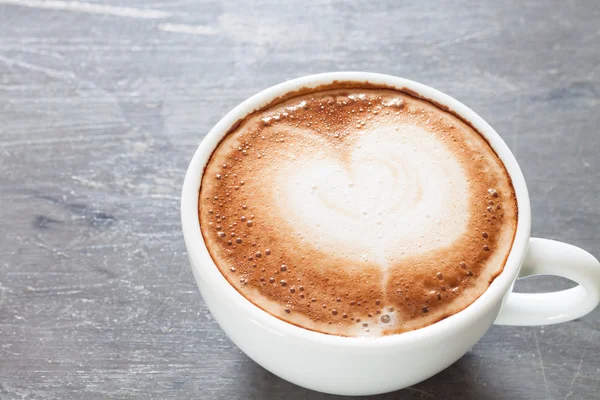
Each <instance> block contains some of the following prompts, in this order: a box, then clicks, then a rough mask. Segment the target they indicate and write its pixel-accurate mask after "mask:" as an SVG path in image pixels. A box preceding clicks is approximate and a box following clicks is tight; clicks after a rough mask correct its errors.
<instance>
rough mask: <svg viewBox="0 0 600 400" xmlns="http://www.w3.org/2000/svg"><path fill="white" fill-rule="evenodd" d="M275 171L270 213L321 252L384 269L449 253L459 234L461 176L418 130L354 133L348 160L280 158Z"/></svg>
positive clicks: (463, 203) (333, 153)
mask: <svg viewBox="0 0 600 400" xmlns="http://www.w3.org/2000/svg"><path fill="white" fill-rule="evenodd" d="M309 135H310V133H309ZM277 168H278V174H277V179H276V181H275V184H274V185H272V186H271V188H272V190H273V192H272V201H273V203H274V204H275V205H276V206H275V207H274V208H273V210H274V211H279V212H280V215H281V217H282V220H283V221H285V222H287V223H288V224H290V225H291V227H292V229H294V230H295V231H296V233H297V235H298V236H299V238H301V239H302V240H303V241H304V242H305V243H306V244H307V245H311V246H314V247H316V248H317V249H319V250H320V251H323V252H327V253H330V254H335V253H341V254H343V255H344V256H345V257H346V258H350V259H356V258H359V259H361V260H362V261H371V262H374V263H376V264H377V265H379V266H381V267H382V268H384V269H385V268H387V266H388V265H390V264H391V263H392V264H393V263H394V262H396V261H398V260H400V259H402V258H406V257H410V256H414V255H415V254H420V253H427V252H430V251H431V250H435V249H439V248H443V247H446V246H449V245H451V244H452V243H453V242H454V241H455V240H457V239H458V238H460V237H462V236H463V235H464V231H465V230H466V228H467V221H468V220H469V202H468V193H469V187H468V186H469V184H468V182H467V179H466V177H465V174H464V171H463V170H462V167H461V166H460V164H459V163H458V161H457V159H456V157H455V156H454V155H453V154H452V152H451V151H450V150H449V149H448V148H447V147H446V145H445V144H444V143H443V142H441V141H440V140H439V138H436V137H435V136H434V135H432V134H430V133H429V132H427V131H426V130H425V129H423V128H422V127H419V126H415V125H409V124H401V125H396V126H393V125H384V126H375V127H374V129H370V130H363V131H361V134H360V136H359V138H358V139H357V140H356V141H355V142H354V143H353V145H352V146H351V149H350V154H349V159H348V160H343V159H341V158H340V156H339V151H337V150H336V149H335V148H331V146H328V147H326V146H322V147H320V148H316V149H315V148H313V149H312V151H310V152H307V153H304V152H303V153H302V154H301V156H299V157H295V159H292V158H291V157H287V158H282V159H281V161H280V162H278V163H277Z"/></svg>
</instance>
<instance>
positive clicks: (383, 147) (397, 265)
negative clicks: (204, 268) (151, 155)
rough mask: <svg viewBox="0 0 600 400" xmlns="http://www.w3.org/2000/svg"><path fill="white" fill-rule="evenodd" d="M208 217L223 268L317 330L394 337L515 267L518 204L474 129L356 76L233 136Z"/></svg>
mask: <svg viewBox="0 0 600 400" xmlns="http://www.w3.org/2000/svg"><path fill="white" fill-rule="evenodd" d="M336 85H339V86H336ZM353 85H354V86H353ZM199 218H200V227H201V231H202V236H203V238H204V241H205V244H206V247H207V248H208V251H209V252H210V254H211V256H212V258H213V260H214V261H215V264H216V265H217V267H218V268H219V270H220V271H221V273H222V274H223V276H224V277H225V278H226V279H227V280H228V281H229V283H230V284H231V285H232V286H233V287H234V288H235V289H236V290H238V291H239V292H240V293H241V294H242V295H243V296H244V297H245V298H246V299H248V300H249V301H250V302H252V303H253V304H254V305H256V306H257V307H260V308H262V309H263V310H265V311H266V312H268V313H270V314H271V315H273V316H275V317H277V318H280V319H282V320H284V321H286V322H289V323H291V324H295V325H297V326H300V327H303V328H306V329H310V330H313V331H318V332H323V333H327V334H335V335H342V336H381V335H388V334H396V333H402V332H406V331H409V330H413V329H418V328H421V327H424V326H427V325H430V324H432V323H435V322H436V321H439V320H440V319H442V318H445V317H447V316H450V315H452V314H455V313H456V312H458V311H460V310H462V309H463V308H465V307H466V306H468V305H469V304H471V303H472V302H473V301H474V300H475V299H476V298H477V297H479V296H480V295H481V294H482V293H483V292H484V291H485V290H486V289H487V288H488V286H489V285H490V283H491V282H492V281H493V279H494V278H495V276H497V275H498V274H499V273H500V271H501V270H502V268H503V266H504V263H505V261H506V257H507V255H508V253H509V251H510V248H511V245H512V240H513V237H514V233H515V229H516V222H517V206H516V200H515V196H514V190H513V188H512V185H511V182H510V179H509V177H508V174H507V172H506V170H505V169H504V166H503V165H502V163H501V162H500V160H499V159H498V157H497V156H496V154H495V153H494V151H493V150H492V149H491V148H490V147H489V145H488V144H487V142H486V141H485V140H484V139H483V137H481V136H480V135H479V133H477V131H476V130H474V129H473V128H472V127H471V126H469V125H468V124H467V123H465V122H463V121H462V120H460V119H459V118H457V117H456V116H455V115H453V114H451V113H449V112H446V111H443V110H441V109H439V108H437V107H436V106H435V105H433V104H430V103H428V102H426V101H424V100H421V99H417V98H414V97H411V96H409V95H407V94H405V93H402V92H399V91H395V90H388V89H381V88H370V87H368V86H366V84H356V83H348V82H345V83H340V84H337V83H336V84H332V85H331V86H330V87H324V88H320V89H319V90H316V91H315V92H312V93H299V94H291V95H289V96H288V97H287V98H284V99H281V101H280V103H278V104H275V105H272V106H269V107H266V108H265V109H264V110H260V111H257V112H256V113H254V114H252V115H249V116H248V117H246V118H245V119H244V120H243V121H241V122H240V123H239V124H238V125H236V127H234V128H232V131H231V132H230V133H229V134H228V135H227V136H226V137H225V138H224V140H223V141H222V142H221V143H220V144H219V146H218V148H217V149H216V150H215V152H214V153H213V155H212V157H211V159H210V161H209V163H208V165H207V166H206V170H205V173H204V176H203V178H202V183H201V187H200V194H199Z"/></svg>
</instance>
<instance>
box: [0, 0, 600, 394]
mask: <svg viewBox="0 0 600 400" xmlns="http://www.w3.org/2000/svg"><path fill="white" fill-rule="evenodd" d="M15 3H19V4H15ZM396 3H397V2H395V1H387V2H368V3H363V4H354V5H352V4H345V3H342V2H340V1H326V0H324V1H318V2H314V3H313V2H302V3H297V4H287V5H283V4H277V3H275V2H270V1H262V0H261V1H249V2H246V3H245V4H241V3H240V4H236V3H234V2H224V3H221V2H216V1H160V0H155V1H152V2H148V1H145V0H137V1H129V2H127V3H125V2H116V1H111V2H104V3H93V4H92V5H86V4H82V3H71V2H60V1H54V2H51V3H45V2H44V1H33V0H23V1H20V2H19V1H18V0H13V1H8V0H0V185H1V186H0V398H1V399H104V398H109V397H110V398H118V399H130V398H150V399H189V398H201V399H213V398H214V399H276V398H287V399H305V398H311V399H325V398H332V397H330V396H327V395H323V394H319V393H315V392H311V391H308V390H305V389H302V388H299V387H296V386H294V385H292V384H290V383H287V382H285V381H283V380H281V379H279V378H277V377H275V376H274V375H272V374H270V373H268V372H266V371H265V370H263V369H262V368H260V367H259V366H257V365H256V364H254V363H253V362H252V361H251V360H250V359H248V358H247V357H246V356H245V355H244V354H242V353H241V352H240V350H238V349H237V348H236V347H235V346H234V345H233V344H232V343H231V342H230V341H229V340H228V338H227V337H226V336H225V335H224V334H223V332H221V330H220V329H219V327H218V326H217V324H216V323H215V321H214V320H213V319H212V318H211V316H210V314H209V312H208V311H207V309H206V307H205V305H204V304H203V301H202V299H201V297H200V295H199V293H198V291H197V290H196V286H195V284H194V282H193V279H192V274H191V272H190V270H189V267H188V264H187V260H186V255H185V248H184V245H183V240H182V237H181V233H180V225H179V214H178V210H179V207H178V204H179V191H180V187H181V183H182V179H183V175H184V172H185V169H186V166H187V163H188V161H189V159H190V158H191V156H192V154H193V152H194V150H195V148H196V146H197V144H198V143H199V141H200V140H201V139H202V137H203V136H204V135H205V133H206V132H207V131H208V130H209V128H211V127H212V126H213V125H214V124H215V123H216V122H217V121H218V120H219V118H220V117H221V116H223V115H224V114H225V112H226V111H228V110H229V109H231V108H232V107H233V106H235V105H236V104H238V103H239V102H240V101H242V100H243V99H245V98H246V97H248V96H250V95H252V94H254V93H255V92H257V91H259V90H261V89H263V88H266V87H268V86H270V85H273V84H275V83H278V82H281V81H283V80H285V79H288V78H293V77H297V76H300V75H306V74H310V73H316V72H324V71H332V70H367V71H376V72H383V73H389V74H394V75H398V76H403V77H408V78H412V79H415V80H418V81H421V82H423V83H426V84H429V85H432V86H434V87H436V88H439V89H441V90H442V91H445V92H446V93H449V94H450V95H452V96H455V97H456V98H458V99H459V100H462V101H463V102H465V103H466V104H467V105H469V106H471V107H472V108H473V109H475V110H476V111H477V112H479V113H480V114H481V115H482V116H483V117H484V118H485V119H487V120H488V121H489V122H490V123H491V125H492V126H494V127H495V128H496V130H497V131H498V132H499V133H500V134H501V135H502V136H503V137H504V139H505V140H506V142H507V143H508V145H509V146H510V147H511V148H512V150H513V152H514V153H515V154H516V157H517V159H518V160H519V161H520V163H521V166H522V168H523V170H524V173H525V176H526V178H527V180H528V184H529V189H530V193H531V200H532V204H533V217H534V218H533V232H534V234H535V235H536V236H543V237H549V238H553V239H558V240H564V241H568V242H571V243H574V244H576V245H579V246H582V247H585V248H586V249H588V250H589V251H591V252H592V253H595V254H596V255H600V228H599V227H600V201H599V197H598V196H599V195H600V193H599V189H598V187H599V182H600V179H599V175H600V157H599V156H598V154H600V108H599V106H600V7H599V6H598V4H597V3H596V2H594V1H593V0H590V1H559V0H555V1H539V0H538V1H530V2H526V3H525V4H521V3H522V2H521V1H518V0H515V1H507V2H498V1H493V2H488V3H481V4H480V3H479V2H463V1H455V2H452V3H451V4H450V3H448V2H441V1H440V2H439V4H434V5H432V4H428V5H419V4H418V2H409V3H408V4H404V5H399V4H396ZM98 4H101V6H98ZM94 5H95V6H94ZM518 286H519V288H520V289H521V290H534V289H536V288H537V290H540V289H558V288H564V287H567V286H568V283H565V282H564V281H560V280H558V279H539V278H538V279H535V280H532V281H529V282H525V283H520V284H519V285H518ZM599 326H600V310H596V311H594V312H593V313H592V314H590V315H588V316H586V317H585V318H582V319H580V320H578V321H574V322H571V323H566V324H563V325H556V326H548V327H544V328H539V327H537V328H510V327H494V328H492V329H491V330H490V331H489V333H488V334H487V335H486V336H485V337H484V338H483V339H482V340H481V342H480V343H479V344H477V345H476V346H475V347H474V348H473V349H472V351H470V352H469V353H468V354H467V355H466V356H465V357H463V358H462V359H461V360H460V361H458V362H457V363H456V364H454V365H453V366H451V367H450V368H448V369H447V370H446V371H444V372H442V373H440V374H439V375H437V376H435V377H433V378H431V379H429V380H427V381H425V382H423V383H421V384H418V385H416V386H414V387H412V388H409V389H406V390H403V391H400V392H397V393H393V394H389V395H386V396H382V397H379V398H382V399H383V398H385V399H445V398H448V399H450V398H461V399H506V398H510V399H563V398H564V399H566V398H572V399H598V398H600V394H599V392H600V332H598V330H599Z"/></svg>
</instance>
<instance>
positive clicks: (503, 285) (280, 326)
mask: <svg viewBox="0 0 600 400" xmlns="http://www.w3.org/2000/svg"><path fill="white" fill-rule="evenodd" d="M334 81H340V82H343V81H350V82H359V83H368V84H374V85H387V86H390V87H394V88H396V89H398V90H401V91H402V90H404V91H410V92H412V93H411V94H413V95H414V94H418V95H419V96H421V97H422V98H424V99H427V100H430V101H433V102H435V103H437V104H438V105H442V106H445V107H448V108H449V109H450V110H452V111H453V112H454V113H456V114H458V115H459V116H460V117H461V118H463V119H465V120H466V121H469V123H470V124H471V125H472V126H473V127H474V128H475V129H476V130H478V131H479V132H480V134H481V135H482V136H483V137H484V138H485V139H486V140H487V141H488V143H489V144H490V146H491V147H492V149H493V150H494V151H495V152H496V154H497V155H498V157H500V159H501V161H502V163H503V164H504V166H505V168H506V170H507V172H508V174H509V176H510V178H511V180H512V184H513V187H514V190H515V195H516V198H517V209H518V219H517V230H516V233H515V237H514V240H513V245H512V247H511V251H510V253H509V256H508V258H507V260H506V263H505V265H504V269H503V270H502V272H501V273H500V274H499V275H498V276H497V277H496V278H495V279H494V281H493V282H492V283H491V284H490V286H489V287H488V288H487V290H486V291H485V292H484V293H483V294H482V295H481V296H479V297H478V298H477V299H476V300H475V301H474V302H473V303H471V304H470V305H469V306H467V307H466V308H464V309H463V310H461V311H459V312H458V313H456V314H453V315H451V316H449V317H447V318H444V319H442V320H440V321H438V322H435V323H433V324H431V325H428V326H426V327H423V328H419V329H416V330H413V331H409V332H404V333H399V334H393V335H388V336H381V337H374V338H371V337H343V336H336V335H330V334H325V333H320V332H315V331H311V330H308V329H305V328H301V327H299V326H296V325H293V324H290V323H288V322H285V321H283V320H280V319H279V318H277V317H275V316H273V315H271V314H269V313H268V312H266V311H264V310H262V309H261V308H259V307H257V306H256V305H254V304H253V303H251V302H250V301H249V300H248V299H246V298H245V297H244V296H243V295H242V294H241V293H239V292H238V291H237V290H236V289H235V288H234V287H233V286H232V285H231V284H230V283H229V282H228V281H227V279H226V278H225V277H224V276H223V274H222V273H221V272H220V270H219V268H218V267H217V266H216V264H215V263H214V261H213V259H212V258H211V256H210V254H209V252H208V249H207V248H206V244H205V242H204V239H203V237H202V234H201V231H200V222H199V218H198V194H199V190H200V183H201V180H202V176H203V173H204V169H205V167H206V164H207V163H208V160H209V159H210V156H211V155H212V153H213V151H214V149H215V148H216V147H217V146H218V144H219V143H220V141H221V140H222V138H223V137H224V136H225V134H226V133H227V132H228V131H229V130H230V128H231V127H232V126H233V125H234V124H235V123H236V122H237V121H239V120H241V119H242V118H244V117H246V116H247V115H249V114H250V113H252V112H254V111H257V110H260V109H261V108H263V107H265V106H266V105H267V104H269V103H270V102H271V101H273V100H274V99H276V98H278V97H281V96H283V95H285V94H288V93H290V92H294V91H297V90H299V89H302V88H307V89H311V88H316V87H318V86H321V85H324V84H330V83H333V82H334ZM181 224H182V229H183V236H184V240H185V244H186V248H187V252H188V256H189V258H190V263H191V266H192V269H193V272H194V276H195V277H196V279H197V280H198V279H202V280H203V281H204V282H205V283H206V286H208V287H209V288H210V290H212V291H215V292H217V293H218V295H219V296H220V297H222V299H221V301H226V302H228V303H229V304H230V305H231V306H232V307H235V308H237V309H240V310H242V311H243V312H244V315H247V316H248V318H250V319H252V320H253V322H254V323H257V324H260V325H262V326H264V327H265V328H267V329H269V330H271V331H273V332H276V333H277V334H278V335H282V336H288V337H297V338H301V339H302V340H305V341H307V342H313V343H320V344H325V345H329V346H343V347H344V348H345V349H351V348H354V349H361V348H368V349H370V350H373V349H375V348H378V347H388V346H398V345H409V344H414V343H415V342H417V341H422V340H426V339H432V338H435V337H437V336H438V335H440V334H451V333H457V332H459V331H460V330H461V329H463V328H466V327H467V326H468V325H469V324H470V323H473V322H474V321H475V320H476V319H477V318H478V317H482V316H484V315H485V314H486V312H488V311H490V310H491V308H492V307H494V305H496V304H497V303H498V301H499V300H500V299H502V298H503V297H504V296H505V295H506V293H507V292H508V291H509V290H510V289H511V288H512V284H513V282H514V280H515V279H516V277H517V275H518V273H519V270H520V268H521V264H522V262H523V259H524V257H525V253H526V250H527V247H528V244H529V238H530V232H531V209H530V203H529V194H528V191H527V186H526V184H525V178H524V177H523V173H522V171H521V169H520V167H519V165H518V163H517V161H516V159H515V157H514V155H513V154H512V152H511V151H510V149H509V148H508V146H507V145H506V143H505V142H504V141H503V140H502V138H501V137H500V136H499V135H498V133H496V131H495V130H494V129H493V128H492V127H491V126H490V125H489V124H488V123H487V122H485V120H484V119H483V118H481V117H480V116H479V115H478V114H477V113H475V112H474V111H473V110H471V109H470V108H468V107H467V106H465V105H464V104H462V103H461V102H459V101H458V100H456V99H454V98H453V97H451V96H449V95H446V94H444V93H442V92H440V91H438V90H436V89H433V88H431V87H429V86H426V85H424V84H421V83H418V82H415V81H411V80H408V79H404V78H399V77H395V76H391V75H384V74H378V73H370V72H356V71H348V72H329V73H322V74H316V75H308V76H304V77H301V78H296V79H292V80H288V81H285V82H283V83H280V84H277V85H275V86H272V87H270V88H267V89H265V90H263V91H261V92H259V93H257V94H255V95H254V96H252V97H250V98H248V99H247V100H245V101H244V102H242V103H241V104H239V105H238V106H236V107H235V108H233V109H232V110H231V111H229V112H228V113H227V114H226V115H225V116H224V117H223V118H222V119H221V120H220V121H219V122H218V123H217V124H216V125H215V126H214V127H213V128H212V129H211V130H210V131H209V133H208V134H207V135H206V137H205V138H204V139H203V140H202V142H201V143H200V145H199V146H198V148H197V150H196V152H195V154H194V156H193V158H192V160H191V162H190V164H189V167H188V169H187V172H186V175H185V179H184V183H183V188H182V194H181Z"/></svg>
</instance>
